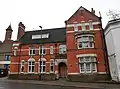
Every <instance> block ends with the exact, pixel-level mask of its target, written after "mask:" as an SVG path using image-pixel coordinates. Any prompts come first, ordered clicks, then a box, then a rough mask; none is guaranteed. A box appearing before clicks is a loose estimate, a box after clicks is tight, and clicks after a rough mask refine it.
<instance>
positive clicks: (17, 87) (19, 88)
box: [0, 81, 90, 89]
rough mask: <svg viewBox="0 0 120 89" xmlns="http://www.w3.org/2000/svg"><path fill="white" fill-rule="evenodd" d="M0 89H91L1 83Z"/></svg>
mask: <svg viewBox="0 0 120 89" xmlns="http://www.w3.org/2000/svg"><path fill="white" fill-rule="evenodd" d="M0 89H90V88H77V87H63V86H51V85H39V84H28V83H15V82H5V81H0Z"/></svg>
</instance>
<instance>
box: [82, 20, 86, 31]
mask: <svg viewBox="0 0 120 89" xmlns="http://www.w3.org/2000/svg"><path fill="white" fill-rule="evenodd" d="M82 30H83V31H84V30H86V26H85V22H82Z"/></svg>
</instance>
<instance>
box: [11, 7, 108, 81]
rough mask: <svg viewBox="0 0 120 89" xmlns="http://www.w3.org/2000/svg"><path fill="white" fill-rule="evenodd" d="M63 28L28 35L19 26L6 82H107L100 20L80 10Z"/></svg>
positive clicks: (32, 32) (84, 10) (92, 14)
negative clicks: (20, 80)
mask: <svg viewBox="0 0 120 89" xmlns="http://www.w3.org/2000/svg"><path fill="white" fill-rule="evenodd" d="M65 24H66V27H65V28H54V29H44V30H36V31H27V32H25V30H24V29H25V27H24V25H23V24H22V25H19V31H18V33H22V34H19V35H20V37H17V38H19V39H18V40H17V41H16V42H14V44H13V56H12V57H11V65H10V74H9V78H16V79H44V80H55V79H58V78H62V77H64V78H66V79H68V80H71V81H97V80H99V79H107V72H108V70H107V68H108V66H107V62H106V60H107V59H106V56H105V50H104V42H103V35H102V26H101V24H102V23H101V17H98V16H96V15H95V11H94V10H93V9H92V11H91V12H90V11H88V10H86V9H85V8H83V7H80V8H79V9H78V10H77V11H76V12H75V13H74V14H73V15H72V16H71V17H70V18H69V19H68V20H67V21H65ZM21 28H23V29H21ZM21 30H22V31H21ZM86 78H87V79H88V80H85V79H86Z"/></svg>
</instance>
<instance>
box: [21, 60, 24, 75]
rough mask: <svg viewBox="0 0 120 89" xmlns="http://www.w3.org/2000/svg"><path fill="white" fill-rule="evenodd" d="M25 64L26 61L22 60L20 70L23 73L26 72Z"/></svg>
mask: <svg viewBox="0 0 120 89" xmlns="http://www.w3.org/2000/svg"><path fill="white" fill-rule="evenodd" d="M24 64H25V61H24V60H22V61H21V67H20V72H21V73H23V72H24Z"/></svg>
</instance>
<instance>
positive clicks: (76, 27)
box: [74, 23, 78, 31]
mask: <svg viewBox="0 0 120 89" xmlns="http://www.w3.org/2000/svg"><path fill="white" fill-rule="evenodd" d="M74 31H78V24H77V23H75V24H74Z"/></svg>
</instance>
